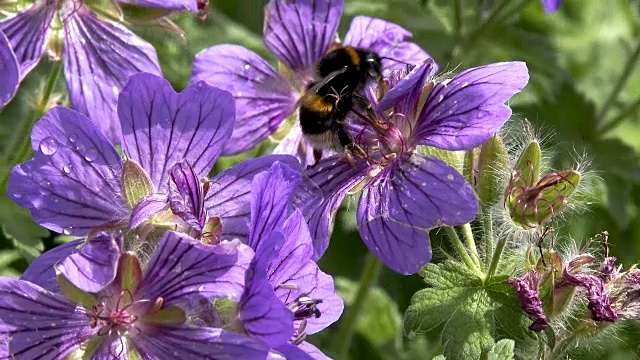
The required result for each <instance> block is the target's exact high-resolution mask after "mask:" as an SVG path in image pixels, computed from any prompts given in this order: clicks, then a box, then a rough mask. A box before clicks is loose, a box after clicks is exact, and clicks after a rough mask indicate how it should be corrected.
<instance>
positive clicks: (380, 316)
mask: <svg viewBox="0 0 640 360" xmlns="http://www.w3.org/2000/svg"><path fill="white" fill-rule="evenodd" d="M357 288H358V286H357V283H355V282H353V281H351V280H348V279H346V278H342V277H338V278H336V292H337V293H338V294H339V295H340V296H341V297H342V298H343V299H344V302H345V304H346V305H349V306H350V305H353V304H352V303H353V300H354V298H355V294H356V291H357ZM357 306H363V307H364V308H363V309H362V310H360V311H361V314H362V315H361V316H360V318H359V319H358V325H357V327H356V331H357V332H358V333H359V334H360V335H361V336H363V337H365V338H366V339H367V340H368V341H369V342H371V343H372V344H374V345H376V346H378V347H380V346H382V345H385V344H390V343H394V342H395V341H396V339H397V338H398V334H399V333H400V327H401V325H402V316H401V315H400V312H399V311H398V306H397V305H396V304H395V302H394V301H393V300H392V299H391V298H390V297H389V295H387V293H386V292H385V291H384V290H382V289H381V288H379V287H374V288H372V289H371V290H370V292H369V295H368V296H367V301H366V302H365V303H364V304H358V305H357Z"/></svg>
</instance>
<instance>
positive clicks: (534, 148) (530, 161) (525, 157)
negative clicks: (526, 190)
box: [514, 140, 542, 186]
mask: <svg viewBox="0 0 640 360" xmlns="http://www.w3.org/2000/svg"><path fill="white" fill-rule="evenodd" d="M541 159H542V151H541V150H540V144H539V143H538V141H537V140H532V141H531V142H530V143H529V145H527V147H526V148H525V149H524V150H523V151H522V153H521V154H520V157H519V158H518V162H516V167H515V170H516V172H517V173H518V174H519V179H520V181H517V182H516V184H514V185H516V186H533V185H534V184H535V183H536V182H537V181H538V178H540V162H541Z"/></svg>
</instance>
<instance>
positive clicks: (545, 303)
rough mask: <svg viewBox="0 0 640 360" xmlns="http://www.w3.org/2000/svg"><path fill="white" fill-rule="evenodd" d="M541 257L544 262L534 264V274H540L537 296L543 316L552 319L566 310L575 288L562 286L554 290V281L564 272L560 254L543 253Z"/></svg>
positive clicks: (550, 251) (551, 251)
mask: <svg viewBox="0 0 640 360" xmlns="http://www.w3.org/2000/svg"><path fill="white" fill-rule="evenodd" d="M542 256H543V258H544V262H543V261H542V259H540V260H539V261H538V263H537V264H536V272H538V273H540V274H542V276H541V277H540V287H539V288H538V294H539V297H540V300H541V301H542V309H543V310H544V313H545V315H547V317H549V318H553V317H555V316H557V315H559V314H562V313H563V312H564V311H565V310H566V309H567V308H568V306H569V304H570V303H571V299H572V298H573V294H574V290H575V287H574V286H564V287H561V288H559V289H556V287H555V284H556V280H558V279H559V278H560V277H561V276H562V273H563V272H564V265H563V263H562V258H561V257H560V254H558V253H557V252H555V251H553V250H549V251H545V252H544V253H543V255H542Z"/></svg>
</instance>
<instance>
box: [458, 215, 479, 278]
mask: <svg viewBox="0 0 640 360" xmlns="http://www.w3.org/2000/svg"><path fill="white" fill-rule="evenodd" d="M462 237H463V238H464V242H465V244H467V248H469V252H471V260H473V262H474V263H475V264H476V266H477V267H478V268H481V267H482V262H481V261H480V255H479V254H478V248H476V242H475V240H474V238H473V231H471V224H464V225H462Z"/></svg>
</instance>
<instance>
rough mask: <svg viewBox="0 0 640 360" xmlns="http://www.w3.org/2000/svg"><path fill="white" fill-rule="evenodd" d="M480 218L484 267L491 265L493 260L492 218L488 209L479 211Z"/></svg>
mask: <svg viewBox="0 0 640 360" xmlns="http://www.w3.org/2000/svg"><path fill="white" fill-rule="evenodd" d="M480 218H481V221H482V235H483V240H484V253H485V258H484V261H485V266H487V267H488V266H489V265H490V264H491V259H492V258H493V217H492V216H491V211H489V210H488V209H482V208H481V209H480Z"/></svg>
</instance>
